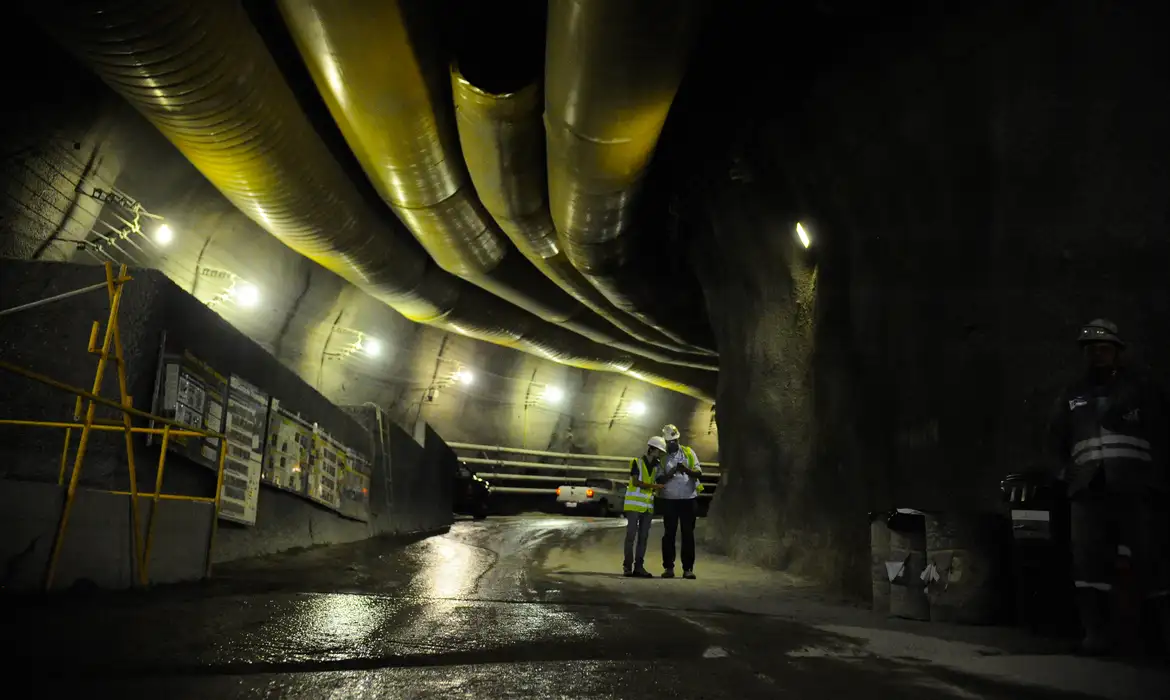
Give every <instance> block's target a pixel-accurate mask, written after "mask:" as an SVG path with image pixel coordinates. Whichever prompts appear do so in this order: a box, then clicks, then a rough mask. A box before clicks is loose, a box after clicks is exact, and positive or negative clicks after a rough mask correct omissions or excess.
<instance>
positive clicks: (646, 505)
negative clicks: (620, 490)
mask: <svg viewBox="0 0 1170 700" xmlns="http://www.w3.org/2000/svg"><path fill="white" fill-rule="evenodd" d="M634 467H639V469H638V479H637V481H641V482H642V483H643V484H651V483H654V479H653V477H652V476H651V474H650V467H649V466H647V464H646V458H645V457H639V458H638V459H631V460H630V469H633V468H634ZM634 482H635V479H634V477H632V476H631V477H630V482H629V483H628V484H626V502H625V505H624V506H623V507H622V510H624V511H633V512H635V513H650V512H653V511H654V492H653V491H651V490H650V489H644V488H641V487H639V486H638V485H637V484H635V483H634Z"/></svg>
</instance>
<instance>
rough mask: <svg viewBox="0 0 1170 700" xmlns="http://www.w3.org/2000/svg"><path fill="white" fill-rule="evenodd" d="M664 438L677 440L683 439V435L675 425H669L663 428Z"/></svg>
mask: <svg viewBox="0 0 1170 700" xmlns="http://www.w3.org/2000/svg"><path fill="white" fill-rule="evenodd" d="M662 437H663V439H665V440H677V439H679V438H680V437H682V433H680V432H678V428H676V427H674V424H673V423H667V424H666V425H664V426H663V427H662Z"/></svg>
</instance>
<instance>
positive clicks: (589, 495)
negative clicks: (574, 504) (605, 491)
mask: <svg viewBox="0 0 1170 700" xmlns="http://www.w3.org/2000/svg"><path fill="white" fill-rule="evenodd" d="M585 498H593V489H585Z"/></svg>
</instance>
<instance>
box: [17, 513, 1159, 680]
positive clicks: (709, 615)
mask: <svg viewBox="0 0 1170 700" xmlns="http://www.w3.org/2000/svg"><path fill="white" fill-rule="evenodd" d="M620 527H621V523H620V521H614V520H594V519H586V518H549V517H528V518H501V519H491V520H488V521H486V522H475V523H473V522H457V523H456V524H455V525H454V527H452V529H451V531H450V532H449V533H447V534H445V535H440V536H435V537H431V538H427V539H422V540H418V541H413V542H402V541H397V542H395V541H371V542H364V543H358V544H354V545H343V546H338V547H331V548H321V549H316V550H309V551H304V552H299V553H294V554H289V555H280V556H276V557H269V558H265V559H261V560H255V561H251V562H245V563H239V564H233V565H226V566H222V567H220V568H219V569H218V571H217V576H216V578H215V580H214V581H212V582H211V583H209V584H206V585H202V586H190V587H186V586H182V587H170V588H165V589H159V590H155V591H153V592H150V593H147V594H121V595H108V594H96V595H89V596H60V597H54V598H51V599H43V598H20V599H7V600H5V601H4V608H3V611H4V612H3V617H2V622H0V629H2V631H3V635H4V638H5V640H6V642H7V643H6V645H5V646H6V648H7V649H8V651H6V653H5V657H4V660H5V662H6V664H5V665H10V672H12V671H13V670H14V671H15V672H16V673H18V674H20V675H24V676H26V677H27V676H28V675H30V674H31V671H30V670H31V669H38V668H47V667H48V664H49V663H50V660H55V664H56V665H55V666H54V667H53V670H52V672H51V673H47V672H37V673H36V676H37V687H38V694H47V695H49V696H51V697H55V696H59V695H64V694H65V693H80V692H85V693H87V694H96V695H97V696H99V697H101V696H104V695H105V694H107V693H108V694H109V695H110V696H113V694H114V693H119V694H120V695H121V697H148V696H165V697H168V698H209V697H215V698H235V697H240V698H284V697H288V698H301V697H304V698H326V697H328V698H351V697H352V698H357V697H404V698H457V697H461V698H512V697H540V698H552V697H573V698H632V697H646V698H659V697H663V698H665V697H686V698H737V699H742V698H757V697H758V698H776V697H793V698H841V699H843V700H850V699H854V698H856V699H861V698H866V699H873V698H886V697H890V698H895V697H896V698H900V699H904V700H917V699H920V698H921V699H927V698H931V699H935V698H963V699H965V700H971V699H985V700H1000V699H1004V700H1006V699H1008V698H1012V699H1017V700H1041V699H1047V698H1070V697H1071V698H1076V697H1090V696H1089V695H1084V694H1081V693H1076V692H1069V690H1068V688H1067V687H1066V688H1065V689H1064V690H1063V691H1057V690H1051V689H1043V688H1038V687H1024V686H1021V685H1017V684H1016V683H1014V682H1012V681H1011V680H1010V679H1007V680H1005V679H1004V678H995V679H992V678H989V677H988V676H987V674H983V675H975V674H969V673H964V672H962V671H957V670H955V666H954V664H951V665H947V664H935V663H931V662H930V661H929V660H927V661H924V660H923V656H922V654H921V653H918V654H916V655H915V654H911V655H910V656H907V657H905V658H900V656H899V653H898V652H897V649H895V650H894V651H893V652H887V653H885V654H870V653H864V652H861V651H858V650H859V649H860V647H858V646H857V645H856V643H855V641H854V640H848V639H846V638H845V637H843V636H841V634H840V633H835V632H833V631H829V630H827V629H826V627H825V626H824V625H816V624H813V623H812V622H810V621H806V620H802V619H800V615H799V614H798V615H789V614H761V613H759V612H758V611H755V612H753V611H752V610H751V609H750V606H749V608H745V607H743V606H741V605H739V604H738V603H737V599H736V598H735V595H733V594H731V593H727V591H729V590H734V589H736V586H735V585H731V586H728V585H726V584H727V582H726V581H724V582H722V583H720V584H719V585H718V586H716V587H713V588H702V587H701V585H702V584H704V583H705V582H704V581H702V580H701V581H699V582H697V584H698V585H696V582H689V581H682V580H674V581H630V580H627V579H622V578H620V577H617V576H614V575H612V574H611V573H610V572H609V571H607V570H606V566H607V565H606V564H605V563H604V562H606V561H609V560H610V559H611V558H612V561H613V563H614V568H617V566H618V565H619V564H620V552H617V551H611V550H613V547H614V543H616V542H618V541H619V540H620V529H619V528H620ZM557 561H559V562H561V564H555V563H552V562H557ZM585 561H593V562H602V563H601V564H600V566H592V567H589V566H583V567H578V568H579V569H580V570H577V571H574V570H573V564H574V563H575V562H585ZM565 562H568V564H567V565H566V564H565ZM701 566H702V560H700V573H702V571H703V569H702V568H701ZM732 583H733V584H734V581H732ZM709 585H714V584H709ZM666 586H669V587H672V588H671V589H667V588H664V587H666ZM685 586H694V587H693V588H692V589H686V588H683V587H685ZM748 587H749V584H748V583H746V582H745V583H744V584H743V588H744V589H745V590H746V589H747V588H748ZM664 592H665V593H664ZM789 594H790V595H791V596H792V597H793V598H794V599H795V598H798V597H799V596H800V595H802V594H801V593H800V592H799V591H791V592H787V593H786V592H785V591H783V590H780V591H771V592H769V593H768V594H767V595H768V596H769V597H783V596H785V595H789ZM848 614H856V611H853V612H850V613H848ZM849 629H852V628H849ZM915 639H919V638H917V637H915ZM899 643H903V642H899ZM887 645H888V640H887ZM895 646H896V645H895ZM932 646H933V644H932V643H931V642H929V641H928V642H927V644H926V647H927V648H928V649H929V648H930V647H932ZM927 653H928V654H929V653H930V652H927ZM988 653H995V652H988ZM21 696H23V694H21ZM1160 696H1161V695H1160V693H1159V692H1156V691H1153V690H1149V689H1147V690H1146V691H1144V692H1139V693H1138V694H1137V695H1134V696H1133V697H1160ZM1118 697H1129V695H1125V694H1121V695H1118Z"/></svg>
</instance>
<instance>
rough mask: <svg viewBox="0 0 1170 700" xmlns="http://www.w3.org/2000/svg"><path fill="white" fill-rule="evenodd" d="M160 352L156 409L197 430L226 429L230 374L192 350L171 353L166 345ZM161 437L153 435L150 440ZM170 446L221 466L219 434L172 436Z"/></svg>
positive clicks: (202, 462) (203, 463) (207, 463)
mask: <svg viewBox="0 0 1170 700" xmlns="http://www.w3.org/2000/svg"><path fill="white" fill-rule="evenodd" d="M164 343H165V340H164ZM160 355H161V357H160V359H161V362H160V367H159V373H158V382H157V385H156V386H155V406H154V410H155V412H156V413H158V415H161V416H162V417H164V418H169V419H171V420H173V421H175V422H176V423H181V424H182V425H186V426H189V427H191V428H194V429H196V430H210V431H214V432H217V433H222V432H223V425H224V406H225V405H226V404H227V389H228V380H227V378H225V377H224V376H223V375H222V374H220V373H219V372H217V371H216V370H215V369H213V368H212V367H211V366H209V365H208V364H207V363H205V362H203V361H202V360H200V359H199V358H197V357H195V356H194V355H192V354H191V353H190V352H187V351H184V352H183V353H181V354H176V353H167V352H166V351H165V348H164V350H163V352H162V353H160ZM161 440H162V437H161V436H157V435H151V436H150V437H149V439H148V440H147V444H154V443H156V442H157V441H161ZM167 449H168V451H171V452H175V453H178V454H180V455H182V456H184V457H186V458H188V459H190V460H191V461H193V462H195V463H196V464H199V465H201V466H204V467H207V468H208V469H212V470H218V469H219V438H213V437H196V436H182V437H172V438H170V439H169V440H168V443H167Z"/></svg>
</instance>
